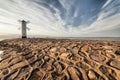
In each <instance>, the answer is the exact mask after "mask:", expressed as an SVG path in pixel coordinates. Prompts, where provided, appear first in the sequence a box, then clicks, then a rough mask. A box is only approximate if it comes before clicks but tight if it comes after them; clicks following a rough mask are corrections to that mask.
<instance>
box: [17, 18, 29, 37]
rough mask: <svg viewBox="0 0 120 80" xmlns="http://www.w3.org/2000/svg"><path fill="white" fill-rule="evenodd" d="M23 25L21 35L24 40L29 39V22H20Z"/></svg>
mask: <svg viewBox="0 0 120 80" xmlns="http://www.w3.org/2000/svg"><path fill="white" fill-rule="evenodd" d="M18 21H19V22H20V23H21V33H22V38H27V29H28V30H30V29H29V28H28V27H27V26H26V25H27V24H28V23H29V21H25V20H18Z"/></svg>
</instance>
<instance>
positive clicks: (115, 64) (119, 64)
mask: <svg viewBox="0 0 120 80" xmlns="http://www.w3.org/2000/svg"><path fill="white" fill-rule="evenodd" d="M110 65H111V66H113V67H115V68H117V69H119V70H120V61H117V60H113V61H111V62H110Z"/></svg>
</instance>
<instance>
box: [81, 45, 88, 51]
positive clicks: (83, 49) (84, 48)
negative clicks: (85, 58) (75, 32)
mask: <svg viewBox="0 0 120 80" xmlns="http://www.w3.org/2000/svg"><path fill="white" fill-rule="evenodd" d="M88 50H89V46H88V45H84V46H82V48H81V51H82V52H86V51H88Z"/></svg>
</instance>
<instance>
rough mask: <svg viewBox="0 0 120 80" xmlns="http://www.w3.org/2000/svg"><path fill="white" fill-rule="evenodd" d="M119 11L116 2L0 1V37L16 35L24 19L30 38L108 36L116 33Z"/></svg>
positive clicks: (75, 0) (89, 0)
mask: <svg viewBox="0 0 120 80" xmlns="http://www.w3.org/2000/svg"><path fill="white" fill-rule="evenodd" d="M119 8H120V1H119V0H114V1H113V0H70V1H68V0H0V34H20V31H18V30H17V28H18V27H20V24H19V23H18V20H21V19H24V20H29V21H30V24H28V27H30V28H31V31H30V32H29V34H30V35H49V36H62V37H65V36H69V37H79V36H102V35H103V33H104V35H105V36H110V35H109V34H107V33H108V32H109V33H110V32H111V31H112V32H114V33H115V31H116V29H120V22H119V20H120V10H119ZM105 32H107V33H105ZM112 32H111V33H112ZM93 33H95V34H93ZM96 34H98V35H96ZM112 36H120V33H116V34H114V35H112Z"/></svg>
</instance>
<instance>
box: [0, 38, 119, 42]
mask: <svg viewBox="0 0 120 80" xmlns="http://www.w3.org/2000/svg"><path fill="white" fill-rule="evenodd" d="M30 38H31V37H30ZM33 38H35V39H69V40H107V41H120V37H33ZM6 39H18V38H0V41H2V40H6ZM19 39H20V38H19ZM28 39H29V38H28ZM31 39H32V38H31Z"/></svg>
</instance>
